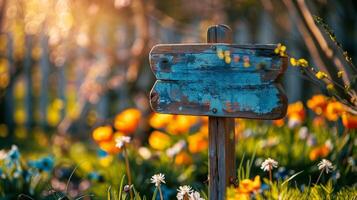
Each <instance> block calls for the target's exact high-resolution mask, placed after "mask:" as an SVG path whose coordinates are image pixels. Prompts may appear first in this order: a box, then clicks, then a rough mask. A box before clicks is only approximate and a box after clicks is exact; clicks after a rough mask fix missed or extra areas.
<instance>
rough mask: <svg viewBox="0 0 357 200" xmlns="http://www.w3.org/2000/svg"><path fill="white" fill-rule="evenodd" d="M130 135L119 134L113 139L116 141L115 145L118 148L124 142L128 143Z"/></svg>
mask: <svg viewBox="0 0 357 200" xmlns="http://www.w3.org/2000/svg"><path fill="white" fill-rule="evenodd" d="M130 140H131V139H130V137H128V136H119V137H118V138H117V139H115V143H116V145H115V146H116V147H118V148H122V147H123V146H124V144H125V143H129V142H130Z"/></svg>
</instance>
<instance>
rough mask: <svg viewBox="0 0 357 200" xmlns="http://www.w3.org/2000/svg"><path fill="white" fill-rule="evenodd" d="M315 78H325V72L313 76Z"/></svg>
mask: <svg viewBox="0 0 357 200" xmlns="http://www.w3.org/2000/svg"><path fill="white" fill-rule="evenodd" d="M315 76H316V78H318V79H324V78H327V74H326V73H325V72H322V71H319V72H317V73H316V74H315Z"/></svg>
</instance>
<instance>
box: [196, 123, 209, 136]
mask: <svg viewBox="0 0 357 200" xmlns="http://www.w3.org/2000/svg"><path fill="white" fill-rule="evenodd" d="M198 132H200V133H201V134H203V135H204V136H206V137H208V124H204V125H203V126H201V127H200V130H199V131H198Z"/></svg>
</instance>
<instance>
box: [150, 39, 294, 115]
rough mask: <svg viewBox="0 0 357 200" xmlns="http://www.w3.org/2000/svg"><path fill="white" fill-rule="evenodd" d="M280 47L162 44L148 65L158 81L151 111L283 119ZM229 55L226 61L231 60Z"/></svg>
mask: <svg viewBox="0 0 357 200" xmlns="http://www.w3.org/2000/svg"><path fill="white" fill-rule="evenodd" d="M275 47H276V45H230V44H222V43H218V44H189V45H158V46H155V47H154V48H153V49H152V51H151V53H150V65H151V69H152V71H153V72H154V74H155V76H156V78H157V79H158V81H157V82H156V83H155V85H154V88H153V89H152V91H151V101H150V104H151V107H152V108H153V109H154V110H155V111H156V112H160V113H172V114H186V115H205V116H216V117H240V118H252V119H279V118H282V117H283V116H285V113H286V108H287V107H286V102H287V100H286V96H285V94H284V92H283V90H282V89H281V86H280V85H279V83H277V81H276V80H277V79H278V78H279V76H281V75H282V73H283V72H284V71H285V69H286V65H287V60H286V58H285V57H280V56H278V55H276V54H275V53H274V49H275ZM227 57H228V59H227Z"/></svg>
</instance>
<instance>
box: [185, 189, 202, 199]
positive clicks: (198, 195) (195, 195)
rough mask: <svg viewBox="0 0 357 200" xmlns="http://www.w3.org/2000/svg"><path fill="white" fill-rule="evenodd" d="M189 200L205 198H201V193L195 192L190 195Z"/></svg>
mask: <svg viewBox="0 0 357 200" xmlns="http://www.w3.org/2000/svg"><path fill="white" fill-rule="evenodd" d="M189 200H204V198H201V195H200V193H199V192H196V191H194V192H192V193H191V194H190V197H189Z"/></svg>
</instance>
